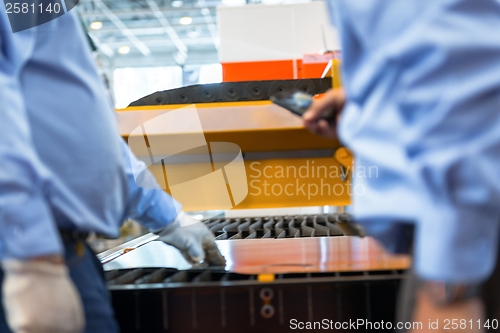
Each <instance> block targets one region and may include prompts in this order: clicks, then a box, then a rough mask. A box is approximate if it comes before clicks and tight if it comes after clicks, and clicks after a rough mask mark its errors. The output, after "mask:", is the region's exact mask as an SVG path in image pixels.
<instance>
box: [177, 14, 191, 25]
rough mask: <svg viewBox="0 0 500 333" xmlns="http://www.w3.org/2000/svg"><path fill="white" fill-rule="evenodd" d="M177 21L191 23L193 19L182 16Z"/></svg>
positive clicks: (183, 23)
mask: <svg viewBox="0 0 500 333" xmlns="http://www.w3.org/2000/svg"><path fill="white" fill-rule="evenodd" d="M179 23H180V24H182V25H190V24H191V23H193V19H192V18H191V17H190V16H183V17H181V19H180V20H179Z"/></svg>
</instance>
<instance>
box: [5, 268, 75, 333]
mask: <svg viewBox="0 0 500 333" xmlns="http://www.w3.org/2000/svg"><path fill="white" fill-rule="evenodd" d="M2 267H3V270H4V272H5V276H4V281H3V300H2V301H3V305H4V308H5V313H6V318H7V322H8V324H9V326H10V327H11V329H12V330H13V331H14V332H15V333H80V332H82V331H83V328H84V325H85V318H84V314H83V306H82V303H81V300H80V296H79V295H78V292H77V290H76V288H75V286H74V285H73V282H72V281H71V279H70V277H69V275H68V270H67V268H66V266H65V265H64V264H63V263H59V264H57V263H52V262H47V261H38V260H27V261H20V260H4V261H2Z"/></svg>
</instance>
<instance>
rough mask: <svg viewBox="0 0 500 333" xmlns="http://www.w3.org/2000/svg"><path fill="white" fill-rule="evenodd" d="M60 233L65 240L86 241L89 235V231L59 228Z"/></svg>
mask: <svg viewBox="0 0 500 333" xmlns="http://www.w3.org/2000/svg"><path fill="white" fill-rule="evenodd" d="M59 234H60V235H61V239H62V240H63V241H64V242H85V241H86V240H87V238H88V237H89V233H88V232H82V231H77V230H69V229H59Z"/></svg>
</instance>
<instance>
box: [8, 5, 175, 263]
mask: <svg viewBox="0 0 500 333" xmlns="http://www.w3.org/2000/svg"><path fill="white" fill-rule="evenodd" d="M0 7H1V9H0V257H2V258H10V257H12V258H28V257H33V256H40V255H46V254H54V253H61V252H62V251H63V250H62V245H61V241H60V237H59V234H58V228H59V229H60V228H64V229H74V230H79V231H95V232H98V233H100V234H103V235H107V236H110V237H115V236H118V235H119V226H120V225H121V224H122V222H123V221H124V220H125V219H126V218H133V219H134V220H136V221H138V222H140V223H142V224H143V225H144V226H146V227H148V228H150V229H152V230H158V229H161V228H162V227H163V226H165V225H167V224H168V223H170V222H171V221H172V220H174V219H175V217H176V216H177V210H178V209H180V206H179V205H178V203H176V202H175V201H174V200H173V199H172V198H171V197H170V196H168V195H167V194H166V193H165V192H163V191H162V190H156V189H149V190H147V189H143V188H140V187H138V186H137V185H136V183H135V181H134V175H133V170H132V168H138V169H143V166H142V165H141V162H138V161H137V160H136V159H135V158H132V159H130V158H129V150H128V147H127V145H126V144H125V143H124V141H123V140H122V139H121V138H120V137H119V134H118V129H117V124H116V119H115V114H114V112H113V109H112V106H111V103H110V99H109V98H108V94H107V93H106V88H105V86H104V84H103V83H102V80H101V78H100V77H99V75H98V73H97V70H96V68H95V65H94V61H93V59H92V56H91V53H90V50H89V47H88V41H87V40H86V37H85V35H84V33H83V31H82V29H81V25H80V22H79V20H78V18H77V16H76V15H75V11H71V12H69V13H68V14H65V15H63V16H62V17H59V18H57V19H55V20H53V21H51V22H48V23H46V24H43V25H41V26H38V27H35V28H32V29H29V30H25V31H22V32H18V33H15V34H14V33H12V30H11V27H10V25H9V20H8V17H7V15H6V12H5V7H4V6H0ZM148 177H149V178H150V181H151V182H152V183H155V180H154V177H153V176H152V175H150V174H149V175H148Z"/></svg>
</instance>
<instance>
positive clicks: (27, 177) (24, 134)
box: [0, 9, 63, 259]
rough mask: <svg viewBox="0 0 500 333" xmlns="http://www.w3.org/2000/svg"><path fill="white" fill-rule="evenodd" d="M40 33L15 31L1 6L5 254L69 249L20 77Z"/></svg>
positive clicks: (1, 238)
mask: <svg viewBox="0 0 500 333" xmlns="http://www.w3.org/2000/svg"><path fill="white" fill-rule="evenodd" d="M35 36H36V34H35V32H34V31H33V30H27V31H24V32H19V33H16V34H13V33H12V32H11V28H10V26H9V21H8V18H7V15H6V14H5V11H4V10H3V9H2V10H1V11H0V119H1V120H0V161H1V167H0V257H1V258H15V259H26V258H31V257H38V256H44V255H52V254H62V252H63V250H62V245H61V242H60V239H59V235H58V231H57V227H56V225H55V223H54V221H53V218H52V214H51V209H50V207H49V204H48V198H49V196H50V191H51V186H50V172H49V171H48V170H46V169H45V167H44V166H43V165H42V163H41V162H40V160H39V158H38V156H37V153H36V151H35V149H34V146H33V142H32V138H31V134H30V132H31V129H30V122H29V119H28V115H27V111H26V108H25V105H24V101H23V95H22V88H21V82H20V76H21V74H22V73H21V71H22V68H23V66H24V63H25V62H26V61H27V60H28V59H29V57H30V53H31V52H32V50H33V48H34V47H35V43H36V40H35ZM54 93H55V92H54ZM41 235H43V236H41Z"/></svg>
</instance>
